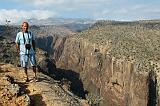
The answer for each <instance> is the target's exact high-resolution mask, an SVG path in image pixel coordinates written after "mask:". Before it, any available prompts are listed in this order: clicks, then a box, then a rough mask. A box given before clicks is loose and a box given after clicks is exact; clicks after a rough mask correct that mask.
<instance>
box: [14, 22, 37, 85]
mask: <svg viewBox="0 0 160 106" xmlns="http://www.w3.org/2000/svg"><path fill="white" fill-rule="evenodd" d="M28 28H29V24H28V22H23V23H22V31H21V32H18V33H17V36H16V41H15V42H16V48H17V51H18V53H19V54H20V63H21V67H23V68H24V71H25V75H26V82H29V78H28V73H27V66H28V61H30V64H31V66H32V68H33V72H34V74H35V77H34V80H36V79H37V75H36V58H35V37H34V35H33V34H32V33H31V32H30V31H28Z"/></svg>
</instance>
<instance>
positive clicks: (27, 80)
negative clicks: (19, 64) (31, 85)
mask: <svg viewBox="0 0 160 106" xmlns="http://www.w3.org/2000/svg"><path fill="white" fill-rule="evenodd" d="M24 71H25V74H26V77H27V79H26V82H29V78H28V73H27V67H25V68H24Z"/></svg>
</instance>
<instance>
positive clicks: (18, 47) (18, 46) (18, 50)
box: [16, 43, 20, 53]
mask: <svg viewBox="0 0 160 106" xmlns="http://www.w3.org/2000/svg"><path fill="white" fill-rule="evenodd" d="M16 48H17V52H18V53H19V52H20V45H19V44H18V43H16Z"/></svg>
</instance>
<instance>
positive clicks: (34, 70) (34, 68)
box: [32, 66, 37, 79]
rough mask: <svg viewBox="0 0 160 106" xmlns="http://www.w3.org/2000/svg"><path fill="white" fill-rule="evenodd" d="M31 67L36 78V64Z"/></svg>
mask: <svg viewBox="0 0 160 106" xmlns="http://www.w3.org/2000/svg"><path fill="white" fill-rule="evenodd" d="M32 68H33V72H34V77H35V79H37V73H36V66H33V67H32Z"/></svg>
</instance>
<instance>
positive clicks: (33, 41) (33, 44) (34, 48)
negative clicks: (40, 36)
mask: <svg viewBox="0 0 160 106" xmlns="http://www.w3.org/2000/svg"><path fill="white" fill-rule="evenodd" d="M32 46H33V50H34V51H35V50H36V43H35V40H32Z"/></svg>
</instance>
